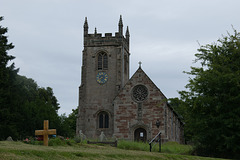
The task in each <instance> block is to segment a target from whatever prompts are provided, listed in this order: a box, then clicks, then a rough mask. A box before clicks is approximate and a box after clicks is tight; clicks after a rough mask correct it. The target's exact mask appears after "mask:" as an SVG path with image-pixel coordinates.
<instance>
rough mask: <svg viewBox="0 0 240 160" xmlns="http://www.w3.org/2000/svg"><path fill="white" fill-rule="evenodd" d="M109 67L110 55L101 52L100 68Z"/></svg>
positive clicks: (99, 58)
mask: <svg viewBox="0 0 240 160" xmlns="http://www.w3.org/2000/svg"><path fill="white" fill-rule="evenodd" d="M103 69H108V57H107V54H106V53H104V52H101V53H99V54H98V70H103Z"/></svg>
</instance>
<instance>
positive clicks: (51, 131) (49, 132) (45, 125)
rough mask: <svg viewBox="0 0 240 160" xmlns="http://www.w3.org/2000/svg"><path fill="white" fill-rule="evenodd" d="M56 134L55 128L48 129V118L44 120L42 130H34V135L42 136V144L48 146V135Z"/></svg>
mask: <svg viewBox="0 0 240 160" xmlns="http://www.w3.org/2000/svg"><path fill="white" fill-rule="evenodd" d="M53 134H56V129H48V120H44V123H43V130H35V135H42V136H43V145H44V146H48V135H53Z"/></svg>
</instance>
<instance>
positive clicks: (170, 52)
mask: <svg viewBox="0 0 240 160" xmlns="http://www.w3.org/2000/svg"><path fill="white" fill-rule="evenodd" d="M239 8H240V1H239V0H121V1H116V0H0V16H4V21H2V23H1V25H2V26H4V27H8V29H9V31H8V37H9V41H10V42H12V43H13V44H14V45H15V48H14V49H13V50H11V51H10V52H9V54H10V55H14V56H16V58H15V60H14V62H15V65H16V67H17V68H20V72H19V74H20V75H24V76H26V77H28V78H32V79H34V80H35V81H36V82H37V84H38V85H39V86H40V87H48V86H49V87H51V88H53V92H54V94H55V96H56V97H57V99H58V102H59V103H60V106H61V108H60V110H59V114H62V113H67V114H69V113H71V111H72V109H75V108H77V105H78V87H79V85H80V84H81V79H80V75H81V65H82V50H83V23H84V19H85V17H87V18H88V25H89V33H93V32H94V28H95V27H96V28H97V31H98V32H99V33H113V35H114V33H115V32H117V31H118V21H119V17H120V15H122V17H123V25H124V33H125V30H126V27H127V26H129V31H130V53H131V56H130V77H131V76H132V75H133V73H134V72H135V71H136V70H137V68H138V62H139V61H141V62H142V69H143V70H144V71H145V72H146V73H147V74H148V76H149V77H150V78H151V79H152V81H153V82H154V83H155V84H156V85H157V86H158V87H159V88H160V90H161V91H162V92H163V94H165V96H166V97H167V98H173V97H178V92H177V91H180V90H184V89H185V88H184V86H185V85H186V84H187V83H188V77H189V76H188V75H186V74H184V73H183V71H190V66H193V65H195V64H193V60H194V58H195V57H194V54H195V53H197V49H198V48H199V43H200V44H201V45H206V44H209V43H212V42H216V41H217V39H219V38H221V36H222V35H226V34H227V31H229V32H230V33H233V32H232V31H233V30H232V25H233V26H234V28H235V29H236V30H238V31H240V18H239V16H240V9H239Z"/></svg>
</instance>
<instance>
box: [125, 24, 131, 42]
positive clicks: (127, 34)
mask: <svg viewBox="0 0 240 160" xmlns="http://www.w3.org/2000/svg"><path fill="white" fill-rule="evenodd" d="M125 36H126V39H127V42H128V43H129V37H130V34H129V30H128V26H127V30H126V34H125Z"/></svg>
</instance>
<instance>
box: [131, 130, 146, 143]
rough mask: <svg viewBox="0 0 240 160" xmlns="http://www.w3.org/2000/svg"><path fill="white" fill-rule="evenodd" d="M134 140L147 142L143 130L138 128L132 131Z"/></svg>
mask: <svg viewBox="0 0 240 160" xmlns="http://www.w3.org/2000/svg"><path fill="white" fill-rule="evenodd" d="M134 140H135V141H142V142H146V140H147V132H146V130H145V129H143V128H138V129H136V130H135V131H134Z"/></svg>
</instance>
